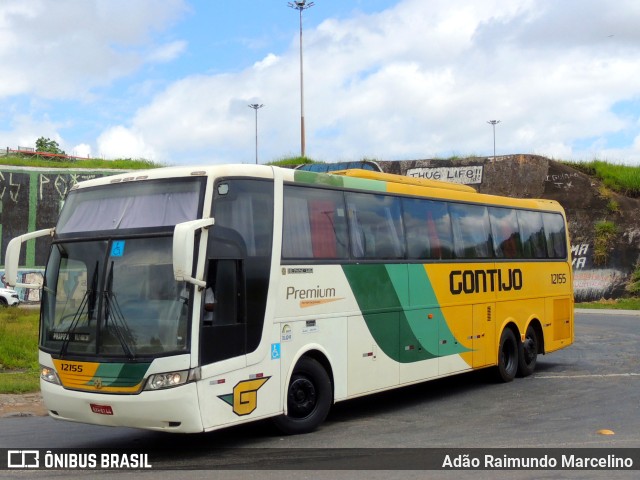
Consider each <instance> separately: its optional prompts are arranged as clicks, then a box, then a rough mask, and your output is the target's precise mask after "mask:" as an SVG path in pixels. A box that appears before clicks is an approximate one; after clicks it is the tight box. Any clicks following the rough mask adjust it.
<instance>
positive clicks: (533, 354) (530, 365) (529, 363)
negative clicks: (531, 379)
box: [518, 325, 538, 377]
mask: <svg viewBox="0 0 640 480" xmlns="http://www.w3.org/2000/svg"><path fill="white" fill-rule="evenodd" d="M537 361H538V334H537V333H536V329H535V328H533V325H529V327H527V333H526V334H525V336H524V342H522V343H521V344H520V345H519V346H518V375H519V376H521V377H528V376H529V375H531V374H532V373H533V371H534V370H535V369H536V363H537Z"/></svg>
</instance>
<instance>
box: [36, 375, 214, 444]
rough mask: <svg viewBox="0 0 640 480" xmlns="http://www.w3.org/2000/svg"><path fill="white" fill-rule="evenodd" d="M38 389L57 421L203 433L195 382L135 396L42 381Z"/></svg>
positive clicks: (50, 413)
mask: <svg viewBox="0 0 640 480" xmlns="http://www.w3.org/2000/svg"><path fill="white" fill-rule="evenodd" d="M40 390H41V392H42V398H43V400H44V405H45V407H46V408H47V411H48V413H49V415H50V416H51V417H53V418H56V419H59V420H67V421H71V422H81V423H90V424H94V425H105V426H110V427H132V428H143V429H147V430H158V431H165V432H176V433H196V432H202V431H203V426H202V419H201V417H200V406H199V402H198V393H197V389H196V384H195V383H189V384H186V385H182V386H180V387H175V388H168V389H165V390H156V391H143V392H141V393H139V394H137V395H115V394H111V395H106V394H100V393H90V392H79V391H73V390H65V389H64V388H63V387H61V386H60V385H55V384H52V383H49V382H46V381H43V380H41V381H40Z"/></svg>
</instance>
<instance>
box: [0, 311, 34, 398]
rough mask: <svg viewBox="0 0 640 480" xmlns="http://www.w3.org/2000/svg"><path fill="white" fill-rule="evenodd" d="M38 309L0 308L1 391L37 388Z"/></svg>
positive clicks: (8, 391)
mask: <svg viewBox="0 0 640 480" xmlns="http://www.w3.org/2000/svg"><path fill="white" fill-rule="evenodd" d="M39 377H40V376H39V367H38V310H32V309H23V308H16V307H6V308H0V393H28V392H37V391H38V389H39Z"/></svg>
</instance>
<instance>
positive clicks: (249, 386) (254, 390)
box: [218, 377, 271, 417]
mask: <svg viewBox="0 0 640 480" xmlns="http://www.w3.org/2000/svg"><path fill="white" fill-rule="evenodd" d="M270 378H271V377H263V378H254V379H251V380H243V381H242V382H238V383H237V384H236V386H235V387H233V393H228V394H226V395H218V398H219V399H220V400H222V401H224V402H226V403H228V404H229V405H231V406H232V407H233V413H235V414H236V415H238V416H239V417H242V416H244V415H249V414H250V413H252V412H253V411H254V410H255V409H256V408H258V390H260V387H262V386H263V385H264V384H265V383H267V380H269V379H270Z"/></svg>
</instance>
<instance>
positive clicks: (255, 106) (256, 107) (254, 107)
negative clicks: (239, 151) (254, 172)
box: [249, 103, 264, 165]
mask: <svg viewBox="0 0 640 480" xmlns="http://www.w3.org/2000/svg"><path fill="white" fill-rule="evenodd" d="M262 107H264V105H263V104H261V103H260V104H258V103H251V104H249V108H253V109H254V110H255V111H256V165H257V164H258V109H259V108H262Z"/></svg>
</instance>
